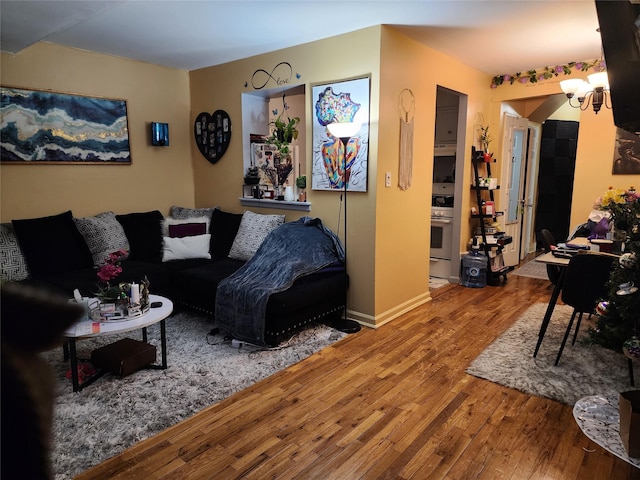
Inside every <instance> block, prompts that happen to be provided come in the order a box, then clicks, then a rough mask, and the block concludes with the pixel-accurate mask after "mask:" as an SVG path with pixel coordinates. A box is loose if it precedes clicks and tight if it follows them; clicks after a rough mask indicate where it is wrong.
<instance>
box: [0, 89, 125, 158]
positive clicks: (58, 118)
mask: <svg viewBox="0 0 640 480" xmlns="http://www.w3.org/2000/svg"><path fill="white" fill-rule="evenodd" d="M0 94H1V102H0V137H1V138H0V160H1V161H2V163H13V164H25V165H26V164H49V165H50V164H109V165H130V164H131V153H130V149H129V127H128V119H127V103H126V101H125V100H113V99H107V98H97V97H87V96H82V95H71V94H67V93H55V92H49V91H41V90H26V89H21V88H10V87H0Z"/></svg>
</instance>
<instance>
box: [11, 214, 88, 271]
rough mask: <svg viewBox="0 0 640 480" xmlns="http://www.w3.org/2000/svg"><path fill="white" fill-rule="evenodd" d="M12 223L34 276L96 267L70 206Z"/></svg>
mask: <svg viewBox="0 0 640 480" xmlns="http://www.w3.org/2000/svg"><path fill="white" fill-rule="evenodd" d="M11 223H12V224H13V229H14V230H15V232H16V236H17V238H18V243H19V244H20V248H21V249H22V252H23V253H24V257H25V260H26V261H27V265H28V266H29V271H30V272H31V276H32V277H33V278H36V279H37V278H47V277H51V276H53V275H56V274H58V273H65V272H71V271H73V270H81V269H83V268H93V257H92V256H91V251H90V250H89V247H88V246H87V242H85V240H84V238H83V236H82V234H81V233H80V231H79V230H78V228H77V227H76V224H75V222H74V221H73V214H72V213H71V210H68V211H66V212H64V213H60V214H58V215H52V216H50V217H41V218H29V219H24V220H13V221H12V222H11Z"/></svg>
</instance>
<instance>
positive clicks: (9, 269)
mask: <svg viewBox="0 0 640 480" xmlns="http://www.w3.org/2000/svg"><path fill="white" fill-rule="evenodd" d="M0 278H1V279H2V280H6V281H10V282H19V281H20V280H24V279H25V278H29V267H27V260H26V259H25V258H24V253H22V249H21V248H20V244H19V243H18V237H16V231H15V230H14V229H13V225H12V224H11V223H2V224H0Z"/></svg>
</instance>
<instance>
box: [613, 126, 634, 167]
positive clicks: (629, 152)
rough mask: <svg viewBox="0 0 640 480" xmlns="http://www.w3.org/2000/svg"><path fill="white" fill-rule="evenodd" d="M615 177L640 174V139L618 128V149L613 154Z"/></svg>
mask: <svg viewBox="0 0 640 480" xmlns="http://www.w3.org/2000/svg"><path fill="white" fill-rule="evenodd" d="M611 173H612V174H613V175H638V174H640V137H639V136H637V135H635V134H633V133H631V132H628V131H626V130H624V129H622V128H616V148H615V150H614V152H613V167H612V171H611Z"/></svg>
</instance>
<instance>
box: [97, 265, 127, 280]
mask: <svg viewBox="0 0 640 480" xmlns="http://www.w3.org/2000/svg"><path fill="white" fill-rule="evenodd" d="M120 273H122V267H121V266H120V265H118V264H115V265H113V264H110V263H107V264H106V265H103V266H102V267H100V270H98V278H99V279H100V280H102V281H103V282H108V281H109V280H113V279H114V278H116V277H117V276H118V275H120Z"/></svg>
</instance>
